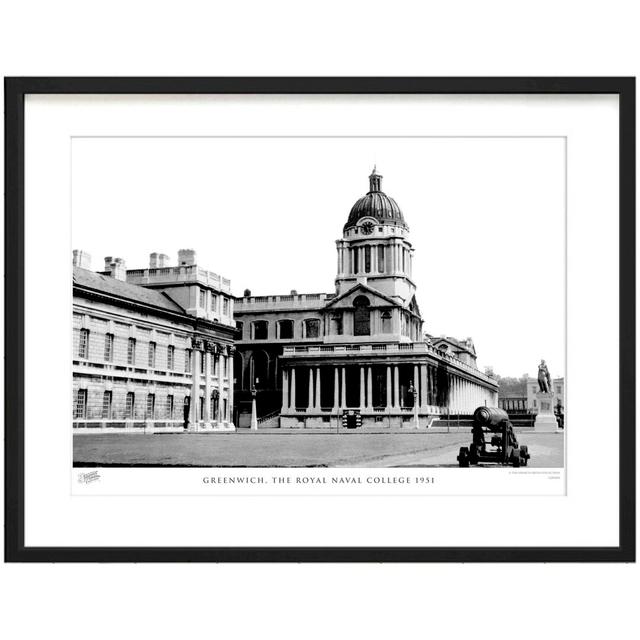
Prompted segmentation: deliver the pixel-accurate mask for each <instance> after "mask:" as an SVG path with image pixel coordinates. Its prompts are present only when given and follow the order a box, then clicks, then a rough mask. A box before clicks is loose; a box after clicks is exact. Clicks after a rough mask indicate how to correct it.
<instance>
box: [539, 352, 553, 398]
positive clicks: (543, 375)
mask: <svg viewBox="0 0 640 640" xmlns="http://www.w3.org/2000/svg"><path fill="white" fill-rule="evenodd" d="M538 387H539V390H540V393H551V374H550V373H549V369H548V367H547V365H546V363H545V361H544V360H541V361H540V364H539V365H538Z"/></svg>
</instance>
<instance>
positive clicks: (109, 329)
mask: <svg viewBox="0 0 640 640" xmlns="http://www.w3.org/2000/svg"><path fill="white" fill-rule="evenodd" d="M5 131H6V136H5V166H6V189H5V191H6V200H5V228H6V246H5V250H6V264H5V271H6V273H5V281H6V289H5V290H6V298H5V302H6V305H5V326H6V334H5V335H6V339H5V349H6V361H5V363H6V364H5V380H6V382H5V394H6V413H5V440H6V495H5V504H6V530H5V531H6V533H5V536H6V537H5V557H6V559H7V560H9V561H23V562H24V561H27V562H28V561H70V562H71V561H82V562H86V561H95V562H104V561H117V562H122V561H141V562H178V561H190V562H191V561H224V562H239V561H242V562H247V561H256V562H265V561H286V562H300V561H308V562H329V561H330V562H380V561H384V562H399V561H402V562H424V561H435V562H454V561H464V562H488V561H491V562H495V561H514V562H523V561H524V562H568V561H581V562H584V561H607V562H631V561H634V560H635V433H634V429H635V396H634V389H635V370H634V367H635V360H634V357H635V356H634V353H635V310H634V309H635V280H634V278H635V276H634V273H635V79H633V78H8V79H5Z"/></svg>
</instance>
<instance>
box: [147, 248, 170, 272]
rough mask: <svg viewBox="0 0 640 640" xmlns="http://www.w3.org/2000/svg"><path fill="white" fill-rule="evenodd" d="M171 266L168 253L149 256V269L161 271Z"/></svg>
mask: <svg viewBox="0 0 640 640" xmlns="http://www.w3.org/2000/svg"><path fill="white" fill-rule="evenodd" d="M168 266H169V256H168V255H167V254H166V253H156V252H155V251H154V252H153V253H150V254H149V269H161V268H162V267H168Z"/></svg>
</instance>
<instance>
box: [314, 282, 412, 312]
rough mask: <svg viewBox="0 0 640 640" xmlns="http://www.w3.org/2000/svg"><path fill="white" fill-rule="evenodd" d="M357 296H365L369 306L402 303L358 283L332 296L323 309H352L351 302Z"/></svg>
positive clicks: (398, 304) (399, 305) (388, 305)
mask: <svg viewBox="0 0 640 640" xmlns="http://www.w3.org/2000/svg"><path fill="white" fill-rule="evenodd" d="M358 296H366V298H367V299H368V300H369V306H370V307H390V306H393V307H401V306H402V304H400V303H399V302H398V301H396V300H394V299H393V298H390V297H389V296H386V295H384V294H383V293H380V292H379V291H376V290H375V289H372V288H371V287H368V286H367V285H365V284H361V283H358V284H356V285H354V286H353V287H351V289H349V290H348V291H345V292H344V293H343V294H342V295H340V296H337V297H335V298H332V299H331V300H330V301H329V302H328V303H327V305H326V306H325V309H327V310H331V309H347V308H349V309H353V306H354V305H353V303H354V301H355V299H356V298H357V297H358Z"/></svg>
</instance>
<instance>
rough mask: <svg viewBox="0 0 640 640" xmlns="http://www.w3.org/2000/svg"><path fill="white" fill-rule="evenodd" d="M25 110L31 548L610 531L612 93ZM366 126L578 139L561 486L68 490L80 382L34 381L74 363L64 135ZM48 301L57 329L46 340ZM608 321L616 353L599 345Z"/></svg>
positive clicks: (53, 103)
mask: <svg viewBox="0 0 640 640" xmlns="http://www.w3.org/2000/svg"><path fill="white" fill-rule="evenodd" d="M318 114H322V117H318ZM25 121H26V136H25V145H26V149H25V150H26V153H25V159H26V160H25V163H26V167H25V169H26V172H25V175H26V194H25V195H26V197H25V210H26V211H25V212H26V215H25V237H26V247H25V248H26V265H25V286H26V291H25V294H26V295H25V305H26V308H25V311H26V318H27V320H26V350H25V369H26V378H25V391H26V392H25V401H26V411H25V445H26V460H25V468H26V471H25V515H26V528H25V542H26V544H27V546H30V545H61V546H65V545H77V546H83V545H106V546H112V545H115V546H117V545H145V546H154V545H167V546H172V545H176V546H190V545H205V546H217V545H230V546H242V545H261V546H262V545H275V546H277V545H330V546H331V545H340V546H342V545H356V546H367V545H392V546H403V545H418V546H431V545H445V546H446V545H454V546H466V545H472V546H475V545H488V546H492V545H495V546H521V545H534V546H545V545H558V546H580V545H589V546H592V545H604V546H606V545H617V543H618V517H617V516H618V513H617V511H618V495H617V479H618V468H617V464H618V461H617V456H615V455H612V456H610V458H604V459H603V457H602V456H601V455H600V454H601V449H600V445H599V444H598V440H600V439H601V438H602V437H603V436H604V437H606V439H607V446H608V448H610V450H611V451H617V444H618V434H617V428H616V427H617V422H618V419H617V395H615V394H613V395H612V394H608V395H607V398H606V408H607V415H606V416H604V415H603V412H601V411H598V410H597V409H599V408H600V407H594V406H593V398H592V393H593V390H594V389H593V386H594V382H593V380H592V378H593V376H594V371H596V370H602V371H606V372H607V386H608V388H610V389H616V388H617V387H618V380H617V377H618V361H617V360H618V339H617V336H618V308H619V307H618V287H617V286H616V285H617V281H618V275H617V265H618V260H617V258H618V245H617V240H618V223H617V212H618V182H617V180H618V138H617V133H618V117H617V98H615V97H611V96H597V97H585V96H557V97H556V96H554V97H548V96H512V97H502V96H458V97H455V98H453V97H447V96H406V97H404V96H403V97H401V98H400V97H399V96H328V97H324V96H304V97H285V96H247V97H241V96H224V97H212V96H195V97H185V96H176V97H159V96H154V97H122V96H109V97H106V96H84V97H62V96H54V97H52V96H37V97H36V96H29V97H28V98H27V100H26V113H25ZM372 132H375V133H376V134H378V135H561V136H566V137H567V140H568V149H569V169H568V170H569V173H568V185H569V191H568V202H569V209H568V211H569V216H568V324H569V333H568V342H567V349H568V355H569V357H568V363H567V364H568V369H567V375H566V378H567V383H568V384H567V390H566V405H567V413H568V414H569V413H570V416H571V417H570V420H568V424H571V425H572V427H571V429H572V431H571V433H570V434H569V438H568V439H569V441H570V445H569V447H568V448H567V454H568V469H569V476H568V478H569V484H568V495H567V497H565V498H552V499H550V498H540V497H537V498H536V497H527V498H526V499H523V498H518V499H516V498H506V497H504V498H488V497H484V498H480V499H478V498H469V497H458V498H455V499H451V498H447V499H445V498H436V497H412V498H408V497H393V498H392V497H367V498H357V497H341V498H332V499H330V500H327V499H324V498H322V497H318V498H313V499H309V498H306V497H303V498H299V497H298V498H296V497H288V498H284V497H278V498H269V497H260V498H250V497H245V498H242V499H234V498H229V497H227V498H222V497H220V498H212V497H207V498H180V499H178V498H175V497H170V496H166V497H153V498H149V497H144V498H143V497H130V498H114V497H104V498H98V497H94V498H92V499H90V500H87V499H84V498H77V497H76V498H74V497H72V496H70V495H69V482H68V480H69V476H68V469H69V466H68V465H69V451H68V447H67V446H66V445H67V443H68V421H67V419H66V416H68V415H69V413H68V403H69V399H70V394H69V392H68V390H67V389H66V388H65V384H64V380H62V379H60V381H59V384H58V380H57V376H52V378H53V379H52V380H47V385H46V387H45V386H44V385H43V383H42V380H41V378H42V375H43V366H42V363H43V362H45V361H46V362H49V363H60V362H64V361H65V360H68V357H67V354H68V353H69V352H70V349H69V345H68V342H65V336H68V333H69V332H68V326H69V325H68V314H67V312H66V310H65V305H64V304H62V303H61V301H63V300H65V299H66V300H68V301H69V305H68V306H67V307H66V309H70V299H69V298H70V287H69V286H68V283H69V282H70V278H69V277H68V276H69V275H70V265H69V255H70V250H71V247H70V244H69V237H70V234H69V227H68V220H69V162H68V160H69V148H70V146H69V136H71V135H238V134H240V133H241V134H243V135H258V134H262V135H265V134H271V135H285V134H286V135H309V134H313V135H370V134H371V133H372ZM61 221H66V223H63V224H61ZM65 274H66V276H67V278H66V280H65ZM43 276H44V277H43ZM43 282H46V286H44V287H43V286H42V283H43ZM594 301H597V305H596V304H594ZM43 311H46V321H47V333H48V335H55V336H56V340H55V341H54V340H45V339H43V333H42V319H43ZM603 335H605V336H607V345H608V347H609V349H598V350H597V351H596V350H594V349H591V348H590V345H591V344H592V343H593V341H594V336H603ZM52 370H53V369H52ZM63 377H64V376H60V378H63ZM574 391H575V395H572V394H573V393H574ZM575 398H577V400H576V399H575ZM603 404H604V403H603ZM42 406H46V407H47V408H48V415H47V418H46V420H42V418H41V417H40V413H41V412H40V407H42ZM63 434H64V435H63ZM65 436H67V437H65ZM594 460H597V463H594ZM596 469H597V471H596ZM514 514H515V515H514ZM470 522H471V523H478V522H482V523H483V526H482V527H478V526H473V527H470V526H469V523H470ZM266 523H268V526H265V524H266Z"/></svg>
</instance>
